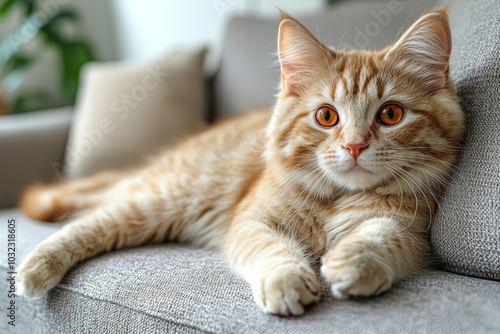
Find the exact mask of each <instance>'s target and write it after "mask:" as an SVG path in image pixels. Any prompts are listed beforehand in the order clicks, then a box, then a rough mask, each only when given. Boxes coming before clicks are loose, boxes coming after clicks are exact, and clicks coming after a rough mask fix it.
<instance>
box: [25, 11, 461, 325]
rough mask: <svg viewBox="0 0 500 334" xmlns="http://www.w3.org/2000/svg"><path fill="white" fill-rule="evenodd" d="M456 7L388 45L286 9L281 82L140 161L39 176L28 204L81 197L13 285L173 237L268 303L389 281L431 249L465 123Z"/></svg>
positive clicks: (36, 285)
mask: <svg viewBox="0 0 500 334" xmlns="http://www.w3.org/2000/svg"><path fill="white" fill-rule="evenodd" d="M450 38H451V37H450V29H449V26H448V19H447V14H446V11H445V10H435V11H431V12H429V13H427V14H425V15H424V16H422V17H421V18H420V19H419V20H418V21H417V22H416V23H414V24H413V25H412V26H411V27H410V29H409V30H408V31H407V32H406V33H405V34H404V35H402V37H401V38H400V39H399V40H398V41H397V42H396V43H395V44H394V45H392V46H389V47H387V48H386V49H384V50H381V51H374V52H370V51H350V52H346V51H339V50H334V49H331V48H327V47H325V46H323V45H321V44H320V43H319V42H318V41H317V40H316V39H315V38H314V37H313V36H312V35H311V34H310V33H309V32H308V31H307V30H306V29H305V28H304V27H303V26H302V25H301V24H300V23H298V22H297V21H295V20H294V19H293V18H291V17H289V16H286V15H284V16H283V17H282V20H281V23H280V27H279V38H278V53H279V60H280V64H281V92H280V93H279V95H278V98H277V103H276V106H275V108H274V111H273V112H272V113H268V112H254V113H249V114H246V115H244V116H242V117H239V118H236V119H233V120H228V121H226V122H223V123H221V124H219V125H217V126H215V127H213V128H212V129H210V130H208V131H206V132H204V133H202V134H199V135H197V136H195V137H193V138H191V139H189V140H187V141H185V142H184V143H182V144H180V145H179V146H178V147H177V148H176V149H175V150H171V151H168V152H166V153H164V154H163V155H161V156H160V157H159V158H158V160H157V161H156V162H154V163H153V164H150V165H149V166H147V167H145V168H144V169H141V170H139V171H135V172H128V173H104V174H100V175H97V176H94V177H91V178H88V179H85V180H81V181H76V182H70V183H65V184H61V185H52V186H35V187H32V188H30V189H29V190H28V191H27V192H26V193H25V195H24V197H23V200H22V208H23V210H24V212H26V214H28V215H29V216H30V217H33V218H35V219H39V220H52V219H55V218H57V217H60V216H62V215H63V214H66V213H68V212H74V211H80V210H83V212H85V213H84V214H81V215H79V216H78V218H75V219H73V220H72V221H71V222H70V223H69V224H68V225H66V226H65V227H64V228H63V229H61V230H60V231H58V232H57V233H55V234H54V235H52V236H51V237H50V238H48V239H47V240H46V241H44V242H42V243H41V244H40V245H38V246H37V247H36V248H35V250H34V251H33V252H32V253H31V254H29V255H28V256H27V257H26V259H25V260H24V261H23V262H22V264H21V265H20V267H19V271H18V277H17V282H18V289H19V290H18V291H19V293H20V294H22V295H25V296H30V297H34V296H39V295H41V294H44V293H46V292H47V291H48V290H50V289H52V288H53V287H54V286H56V285H57V284H58V282H59V281H60V280H61V279H62V277H63V276H64V274H65V273H66V272H67V271H68V270H69V269H70V268H71V267H72V266H74V265H75V264H76V263H78V262H79V261H83V260H85V259H87V258H89V257H92V256H95V255H97V254H99V253H102V252H108V251H111V250H114V249H120V248H124V247H132V246H139V245H143V244H146V243H151V242H161V241H164V240H177V241H180V242H190V243H194V244H196V245H199V246H207V247H214V248H218V249H220V250H221V252H223V254H224V255H225V257H226V258H227V260H228V262H229V263H230V264H231V266H232V267H233V268H234V269H235V270H236V271H237V272H238V273H239V274H241V276H242V277H243V278H244V279H245V280H246V281H247V282H248V283H249V284H250V285H251V287H252V290H253V294H254V297H255V300H256V302H257V303H258V304H259V305H260V307H261V308H262V309H263V310H264V311H265V312H270V313H273V314H281V315H289V314H294V315H298V314H302V313H303V312H304V307H305V306H307V305H309V304H311V303H313V302H315V301H317V300H318V298H319V288H320V287H319V284H318V279H317V276H316V273H315V272H314V271H313V269H312V268H311V263H313V262H315V261H317V260H318V259H319V258H321V257H322V261H323V262H322V263H323V265H322V267H321V273H322V275H324V277H325V278H326V279H327V280H328V281H329V282H330V284H331V290H332V293H333V295H334V296H335V297H337V298H349V297H351V296H371V295H377V294H380V293H381V292H383V291H386V290H387V289H389V288H390V287H391V285H392V284H393V283H394V282H395V281H397V280H399V279H401V278H403V277H405V276H407V275H409V274H411V273H412V272H415V271H416V270H418V269H419V268H421V267H422V266H423V265H424V264H425V262H426V256H427V255H428V253H429V250H430V245H429V235H428V226H429V223H430V219H431V217H432V214H433V211H434V209H435V207H436V197H437V196H438V195H439V194H441V192H442V188H443V182H444V180H445V179H446V176H447V175H448V174H449V172H450V169H451V166H452V163H453V161H454V159H455V156H456V149H457V147H458V145H459V143H460V141H461V138H462V135H463V132H464V116H463V113H462V111H461V109H460V105H459V99H458V98H457V96H456V94H455V91H454V88H453V83H452V81H451V79H450V77H449V75H448V59H449V56H450V50H451V39H450Z"/></svg>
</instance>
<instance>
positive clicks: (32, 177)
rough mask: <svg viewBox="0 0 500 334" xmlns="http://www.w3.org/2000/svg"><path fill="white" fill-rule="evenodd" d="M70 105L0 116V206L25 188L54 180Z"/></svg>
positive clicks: (8, 204)
mask: <svg viewBox="0 0 500 334" xmlns="http://www.w3.org/2000/svg"><path fill="white" fill-rule="evenodd" d="M72 111H73V108H72V107H65V108H58V109H54V110H47V111H39V112H33V113H29V114H20V115H7V116H1V117H0V159H1V163H0V185H1V190H0V208H8V207H12V206H14V205H15V204H16V203H17V201H18V198H19V195H20V194H21V191H22V189H23V188H24V187H26V186H28V185H29V184H31V183H33V182H37V181H38V182H41V181H52V180H54V179H56V172H55V171H54V168H53V167H52V163H53V162H57V161H58V162H62V161H63V160H62V159H63V154H64V145H65V144H66V138H67V136H68V130H69V125H70V122H71V116H72Z"/></svg>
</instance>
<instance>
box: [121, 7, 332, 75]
mask: <svg viewBox="0 0 500 334" xmlns="http://www.w3.org/2000/svg"><path fill="white" fill-rule="evenodd" d="M112 1H113V5H114V11H115V14H116V29H115V30H116V31H117V38H118V54H119V57H120V58H122V59H134V60H137V59H150V58H152V57H157V56H159V55H160V54H161V53H163V52H165V51H166V50H168V49H171V48H173V47H177V46H182V45H193V44H199V43H206V44H208V45H209V46H210V48H211V52H210V53H209V58H208V68H209V69H212V68H213V67H214V66H215V64H216V63H217V58H218V56H219V49H220V45H221V41H222V37H223V33H224V28H225V26H226V24H227V22H228V20H229V19H230V18H231V16H233V15H241V14H251V15H252V14H253V15H265V16H276V17H277V16H278V10H277V7H279V8H281V9H284V10H285V11H287V12H289V13H291V14H298V13H302V12H307V11H317V10H320V9H321V8H322V7H323V6H324V3H325V2H326V1H325V0H309V1H301V0H279V1H278V0H271V1H265V0H173V1H165V0H148V1H147V2H146V1H143V2H140V1H137V0H112Z"/></svg>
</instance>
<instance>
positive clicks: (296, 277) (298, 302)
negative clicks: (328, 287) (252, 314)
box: [252, 264, 320, 316]
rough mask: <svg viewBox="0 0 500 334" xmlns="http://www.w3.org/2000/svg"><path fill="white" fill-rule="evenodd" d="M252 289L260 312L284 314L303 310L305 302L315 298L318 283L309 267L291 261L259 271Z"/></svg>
mask: <svg viewBox="0 0 500 334" xmlns="http://www.w3.org/2000/svg"><path fill="white" fill-rule="evenodd" d="M252 290H253V294H254V297H255V300H256V302H257V304H258V305H259V306H260V307H261V308H262V309H263V310H264V312H266V313H272V314H275V315H282V316H287V315H300V314H303V313H304V307H305V306H307V305H310V304H312V303H314V302H316V301H318V300H319V292H320V285H319V283H318V278H317V277H316V274H315V273H314V271H312V269H311V268H309V267H307V266H305V265H302V264H291V265H286V266H280V267H277V268H275V269H273V270H270V271H267V272H265V273H260V275H259V276H258V278H257V279H255V280H254V282H253V283H252Z"/></svg>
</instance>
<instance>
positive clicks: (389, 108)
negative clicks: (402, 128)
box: [377, 103, 405, 125]
mask: <svg viewBox="0 0 500 334" xmlns="http://www.w3.org/2000/svg"><path fill="white" fill-rule="evenodd" d="M404 114H405V111H404V108H403V107H401V106H400V105H399V104H396V103H387V104H384V105H383V106H382V107H381V108H380V109H379V110H378V113H377V122H378V123H380V124H383V125H396V124H398V123H399V122H401V120H402V119H403V116H404Z"/></svg>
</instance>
